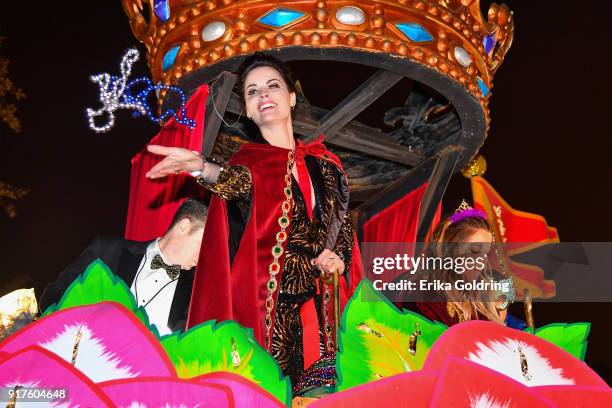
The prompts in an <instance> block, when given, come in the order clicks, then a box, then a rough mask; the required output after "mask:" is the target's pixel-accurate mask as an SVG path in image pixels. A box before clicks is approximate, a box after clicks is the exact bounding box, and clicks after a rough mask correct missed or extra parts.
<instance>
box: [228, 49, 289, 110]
mask: <svg viewBox="0 0 612 408" xmlns="http://www.w3.org/2000/svg"><path fill="white" fill-rule="evenodd" d="M259 67H270V68H274V69H275V70H277V71H278V73H279V74H280V76H281V78H282V79H283V81H284V82H285V85H287V89H289V92H295V83H294V82H293V78H292V77H291V71H289V68H288V67H287V65H285V63H284V62H283V61H281V60H279V59H278V58H276V57H273V56H272V55H269V54H264V53H261V52H256V53H255V54H253V55H251V56H249V57H247V58H246V59H245V60H244V61H243V62H242V64H241V65H240V68H238V85H239V86H240V95H241V96H242V99H244V85H245V83H244V81H245V80H246V77H247V75H248V74H249V72H251V71H252V70H254V69H255V68H259Z"/></svg>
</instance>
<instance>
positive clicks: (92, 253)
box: [39, 237, 195, 331]
mask: <svg viewBox="0 0 612 408" xmlns="http://www.w3.org/2000/svg"><path fill="white" fill-rule="evenodd" d="M150 243H151V241H149V242H136V241H128V240H125V239H121V238H101V237H96V238H95V239H94V241H93V242H92V244H91V245H90V246H89V247H87V249H85V250H84V251H83V253H81V255H80V256H79V257H78V258H77V259H76V260H75V261H74V262H73V263H71V264H70V265H68V266H67V267H66V268H65V269H64V270H63V271H62V273H61V274H60V275H59V277H58V279H57V280H56V281H55V282H53V283H51V284H49V285H48V286H47V287H46V289H45V291H44V293H43V295H42V296H41V298H40V302H39V303H40V308H41V310H43V311H44V310H45V309H46V308H48V307H49V306H51V305H52V304H53V303H56V302H58V301H59V300H60V299H61V298H62V295H63V294H64V292H65V291H66V289H67V288H68V286H70V284H71V283H72V282H73V281H74V280H75V279H76V278H77V277H78V276H79V275H80V274H82V273H83V272H85V269H87V267H88V266H89V264H91V263H92V262H93V261H95V260H96V259H98V258H100V259H101V260H102V261H103V262H104V263H105V264H106V265H107V266H108V267H109V268H110V269H111V271H113V272H114V273H115V274H116V275H117V276H119V277H120V278H122V279H123V280H124V281H125V283H126V284H127V285H128V287H131V286H132V283H133V282H134V278H135V277H136V273H137V272H138V268H139V266H140V263H141V261H142V258H143V257H144V255H145V253H146V251H147V247H148V245H149V244H150ZM194 272H195V268H193V269H190V270H188V271H187V270H181V273H180V275H179V278H178V282H177V285H176V290H175V292H174V299H173V300H172V306H171V307H170V313H169V316H168V327H169V328H170V330H172V331H175V330H185V326H186V323H187V313H188V311H189V301H190V298H191V289H192V286H193V276H194Z"/></svg>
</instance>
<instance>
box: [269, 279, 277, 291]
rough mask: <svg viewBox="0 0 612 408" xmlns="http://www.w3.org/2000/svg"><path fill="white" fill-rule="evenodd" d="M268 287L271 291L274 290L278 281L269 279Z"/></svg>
mask: <svg viewBox="0 0 612 408" xmlns="http://www.w3.org/2000/svg"><path fill="white" fill-rule="evenodd" d="M268 289H269V290H271V291H274V290H275V289H276V281H275V280H273V279H270V280H269V281H268Z"/></svg>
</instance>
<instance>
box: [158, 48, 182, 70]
mask: <svg viewBox="0 0 612 408" xmlns="http://www.w3.org/2000/svg"><path fill="white" fill-rule="evenodd" d="M180 48H181V46H180V45H175V46H174V47H172V48H170V49H169V50H168V52H166V55H164V59H163V60H162V70H164V71H167V70H168V69H169V68H171V67H172V66H173V65H174V60H175V59H176V55H177V54H178V52H179V49H180Z"/></svg>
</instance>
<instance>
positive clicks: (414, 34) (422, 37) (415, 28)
mask: <svg viewBox="0 0 612 408" xmlns="http://www.w3.org/2000/svg"><path fill="white" fill-rule="evenodd" d="M395 26H396V27H397V28H398V29H399V30H400V31H401V32H402V34H404V35H405V36H406V37H408V38H409V39H410V41H414V42H425V41H431V40H433V37H432V35H431V34H429V31H427V30H426V29H425V27H423V26H422V25H420V24H419V23H397V24H396V25H395Z"/></svg>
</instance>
